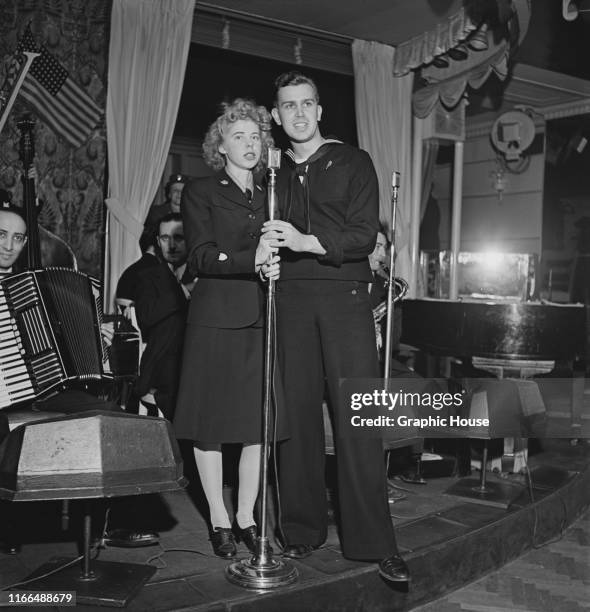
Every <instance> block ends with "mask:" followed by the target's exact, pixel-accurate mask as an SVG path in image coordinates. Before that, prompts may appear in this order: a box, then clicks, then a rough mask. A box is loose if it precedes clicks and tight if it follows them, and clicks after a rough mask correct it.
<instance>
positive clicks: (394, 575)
mask: <svg viewBox="0 0 590 612" xmlns="http://www.w3.org/2000/svg"><path fill="white" fill-rule="evenodd" d="M379 574H380V575H381V577H382V578H385V580H388V581H389V582H408V581H409V580H410V570H409V569H408V566H407V565H406V563H405V561H404V560H403V559H402V558H401V557H400V556H399V555H391V557H386V558H385V559H383V561H381V562H380V563H379Z"/></svg>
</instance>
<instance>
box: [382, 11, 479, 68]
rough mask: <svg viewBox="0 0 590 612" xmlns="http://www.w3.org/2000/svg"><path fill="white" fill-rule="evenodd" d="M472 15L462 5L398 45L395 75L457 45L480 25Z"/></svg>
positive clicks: (428, 61) (429, 60)
mask: <svg viewBox="0 0 590 612" xmlns="http://www.w3.org/2000/svg"><path fill="white" fill-rule="evenodd" d="M470 15H471V13H470V11H468V10H467V9H466V8H465V7H462V8H461V9H460V10H459V11H458V12H456V13H455V14H454V15H451V16H449V17H447V18H446V19H445V20H444V21H441V22H439V24H438V25H437V26H436V29H434V30H430V31H426V32H422V34H419V35H418V36H414V37H413V38H411V39H410V40H407V41H406V42H403V43H401V44H399V45H398V46H397V47H396V50H395V58H394V61H393V74H394V75H395V76H402V75H404V74H407V73H408V72H410V70H414V69H416V68H419V67H420V66H424V65H425V64H429V63H430V62H432V60H433V59H434V58H435V57H436V56H438V55H442V54H443V53H446V52H447V51H448V50H449V49H453V48H454V47H456V46H457V45H458V44H459V43H460V42H461V41H463V40H465V39H466V38H467V37H468V36H469V34H471V32H473V31H474V30H476V29H477V27H478V25H479V24H478V23H477V22H475V21H474V19H473V17H471V16H470Z"/></svg>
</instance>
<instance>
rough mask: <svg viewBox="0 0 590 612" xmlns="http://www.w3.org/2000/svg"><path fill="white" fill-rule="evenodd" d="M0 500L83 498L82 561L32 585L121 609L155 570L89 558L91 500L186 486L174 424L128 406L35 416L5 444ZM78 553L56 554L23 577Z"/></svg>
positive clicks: (0, 464)
mask: <svg viewBox="0 0 590 612" xmlns="http://www.w3.org/2000/svg"><path fill="white" fill-rule="evenodd" d="M0 452H1V455H0V499H6V500H10V501H35V500H38V501H41V500H69V499H84V500H86V502H85V512H84V533H83V559H82V567H81V568H80V567H79V566H78V565H77V564H76V565H71V566H69V567H66V568H65V569H63V570H61V571H59V572H57V573H55V574H52V575H50V576H46V577H45V578H41V579H39V580H36V581H34V582H31V583H30V584H27V589H28V590H35V591H37V590H40V591H76V595H77V603H80V604H94V605H108V606H118V607H123V606H125V605H127V603H128V602H129V601H130V600H131V599H132V598H133V597H134V596H135V595H136V594H137V592H138V591H139V590H140V589H141V587H142V586H143V584H144V583H145V582H146V581H147V580H148V579H149V578H150V577H151V576H152V575H153V573H154V572H155V571H156V570H155V568H154V567H151V566H149V565H142V564H137V563H116V562H112V561H91V559H90V538H91V518H90V505H91V503H90V500H91V499H95V498H101V497H118V496H124V495H125V496H127V495H143V494H146V493H161V492H164V491H173V490H177V489H180V488H182V487H184V486H185V485H186V479H185V478H184V476H183V475H182V460H181V458H180V452H179V450H178V446H177V443H176V440H175V439H174V437H173V435H172V430H171V426H170V423H169V422H168V421H166V420H164V419H159V418H153V417H141V416H137V415H132V414H126V413H123V412H120V413H119V412H109V411H100V410H96V411H91V412H86V413H83V414H76V415H69V416H62V417H56V418H53V419H47V420H42V421H33V422H29V423H26V424H24V425H21V426H19V427H17V428H16V429H14V430H13V431H12V432H11V433H10V434H9V435H8V436H7V438H6V439H5V440H4V442H3V443H2V445H1V446H0ZM71 561H75V558H74V559H65V558H56V559H52V560H51V561H49V562H48V563H46V564H44V565H43V566H41V567H39V568H38V569H37V570H35V571H34V572H33V573H32V574H31V575H30V576H28V577H27V578H26V580H30V579H32V578H35V577H36V576H42V575H44V574H46V573H47V572H49V571H51V570H55V569H57V568H59V567H61V566H63V565H65V564H67V563H68V562H71Z"/></svg>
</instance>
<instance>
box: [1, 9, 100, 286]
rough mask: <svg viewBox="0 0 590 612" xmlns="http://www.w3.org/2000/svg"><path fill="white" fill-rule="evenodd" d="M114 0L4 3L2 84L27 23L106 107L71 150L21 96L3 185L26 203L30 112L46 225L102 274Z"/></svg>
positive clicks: (5, 147) (83, 265)
mask: <svg viewBox="0 0 590 612" xmlns="http://www.w3.org/2000/svg"><path fill="white" fill-rule="evenodd" d="M110 7H111V3H110V1H109V0H0V84H1V83H3V82H4V77H5V75H6V72H7V70H8V66H9V62H10V60H11V58H12V54H13V53H14V51H15V49H16V46H17V43H18V41H19V38H20V36H21V35H22V33H23V31H24V29H25V28H26V26H27V24H29V23H30V25H31V30H32V32H33V34H34V36H35V37H36V39H37V40H38V41H39V42H40V43H42V44H44V45H45V46H46V48H47V49H48V51H49V52H50V53H51V54H52V55H53V56H54V57H55V58H56V59H57V60H58V61H59V62H60V64H61V65H62V66H63V67H64V68H65V69H66V70H67V71H68V73H69V76H70V78H71V79H72V80H73V81H75V82H76V83H77V84H78V85H79V86H80V87H81V88H83V89H84V90H85V91H86V92H87V93H88V94H89V95H90V96H91V98H92V99H93V100H94V101H95V102H96V104H97V105H98V106H99V108H100V109H101V110H102V117H101V120H100V122H99V124H98V125H97V126H96V128H95V129H94V130H93V131H92V133H91V134H90V135H89V137H88V139H87V141H86V142H85V143H84V144H83V145H82V146H80V147H79V148H76V149H74V148H72V147H71V146H70V145H69V144H68V143H67V142H66V141H65V140H63V139H62V138H61V137H60V136H59V135H57V134H55V133H54V132H53V131H52V130H51V129H50V128H49V127H48V126H47V125H46V124H45V123H43V121H42V120H41V119H40V118H39V117H36V116H35V112H34V109H32V107H30V106H29V105H28V103H27V102H26V101H25V100H24V99H23V98H22V96H19V97H18V98H17V100H16V102H15V105H14V106H13V108H12V110H11V112H10V114H9V117H8V120H7V122H6V124H5V126H4V128H3V130H2V133H0V188H3V189H6V190H7V191H9V192H11V193H12V194H13V202H15V203H16V204H20V203H21V201H22V185H21V181H20V177H21V173H22V165H21V162H20V160H19V141H20V133H19V130H18V128H17V125H16V124H17V122H18V120H19V119H20V118H21V117H22V116H23V114H25V113H27V112H28V113H31V114H32V116H33V119H35V121H36V126H35V139H34V140H35V151H36V157H35V163H34V165H35V168H36V169H37V174H38V197H39V198H40V199H41V200H42V201H43V203H44V204H43V208H42V209H41V211H40V213H39V222H40V224H41V225H42V226H43V227H45V228H47V229H48V230H50V231H51V232H53V233H55V234H56V235H57V236H59V237H60V238H62V239H63V240H65V241H66V242H67V243H68V244H69V245H70V247H71V248H72V249H73V251H74V253H75V255H76V258H77V261H78V267H79V269H80V270H82V271H83V272H86V273H88V274H91V275H93V276H96V277H98V278H101V277H102V263H103V246H104V245H103V242H104V241H103V237H104V236H103V234H104V204H103V199H104V190H105V182H106V176H105V169H106V127H105V120H104V108H105V101H106V85H107V60H108V25H109V20H110Z"/></svg>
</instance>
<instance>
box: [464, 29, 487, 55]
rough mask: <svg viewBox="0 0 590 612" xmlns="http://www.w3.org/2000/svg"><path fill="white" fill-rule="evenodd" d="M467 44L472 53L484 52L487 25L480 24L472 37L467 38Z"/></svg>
mask: <svg viewBox="0 0 590 612" xmlns="http://www.w3.org/2000/svg"><path fill="white" fill-rule="evenodd" d="M467 44H468V45H469V48H470V49H473V50H474V51H485V50H486V49H487V48H488V24H487V23H482V24H481V26H480V27H479V29H478V30H476V31H475V33H474V34H473V36H471V37H470V38H469V40H468V41H467Z"/></svg>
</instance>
